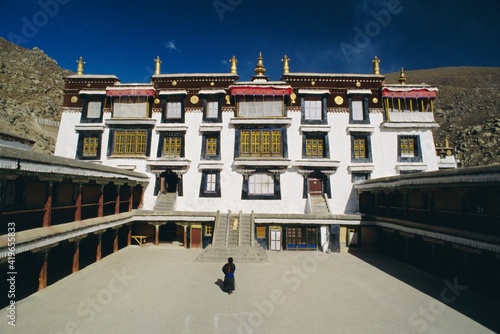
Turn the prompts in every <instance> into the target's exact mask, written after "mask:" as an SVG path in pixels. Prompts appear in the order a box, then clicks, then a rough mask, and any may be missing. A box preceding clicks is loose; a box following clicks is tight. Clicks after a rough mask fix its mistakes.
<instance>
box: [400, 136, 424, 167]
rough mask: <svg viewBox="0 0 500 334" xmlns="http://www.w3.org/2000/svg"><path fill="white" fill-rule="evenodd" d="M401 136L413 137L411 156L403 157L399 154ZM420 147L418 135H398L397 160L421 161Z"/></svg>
mask: <svg viewBox="0 0 500 334" xmlns="http://www.w3.org/2000/svg"><path fill="white" fill-rule="evenodd" d="M403 138H413V145H414V147H413V151H414V156H413V157H403V156H401V139H403ZM422 161H423V157H422V147H421V144H420V136H419V135H398V162H422Z"/></svg>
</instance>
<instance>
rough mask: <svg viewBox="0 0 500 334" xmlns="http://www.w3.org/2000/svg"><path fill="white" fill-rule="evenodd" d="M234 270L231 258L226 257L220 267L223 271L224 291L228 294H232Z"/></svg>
mask: <svg viewBox="0 0 500 334" xmlns="http://www.w3.org/2000/svg"><path fill="white" fill-rule="evenodd" d="M235 271H236V266H235V264H234V263H233V258H232V257H230V258H228V259H227V263H226V264H225V265H224V266H223V267H222V272H223V273H224V291H226V292H227V293H228V294H232V293H233V292H234V288H235V285H236V284H235V281H234V272H235Z"/></svg>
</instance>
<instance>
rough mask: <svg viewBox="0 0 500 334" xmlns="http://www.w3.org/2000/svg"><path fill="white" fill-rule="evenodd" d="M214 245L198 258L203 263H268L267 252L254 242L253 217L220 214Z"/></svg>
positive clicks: (213, 240) (239, 214)
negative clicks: (231, 261)
mask: <svg viewBox="0 0 500 334" xmlns="http://www.w3.org/2000/svg"><path fill="white" fill-rule="evenodd" d="M213 233H214V235H213V239H212V244H211V245H210V246H208V247H207V248H205V249H204V250H203V252H202V253H201V254H200V255H199V256H198V257H197V258H196V260H197V261H202V262H219V263H222V264H223V263H225V262H226V261H227V258H228V257H232V258H233V259H234V262H235V263H260V262H268V259H267V253H266V250H265V249H263V248H262V247H260V246H259V245H256V244H255V243H254V242H253V235H252V215H251V214H243V213H241V211H240V212H239V213H238V214H231V211H228V212H227V213H221V212H218V214H217V218H216V222H215V228H214V232H213Z"/></svg>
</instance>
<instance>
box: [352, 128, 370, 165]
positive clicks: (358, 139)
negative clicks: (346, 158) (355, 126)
mask: <svg viewBox="0 0 500 334" xmlns="http://www.w3.org/2000/svg"><path fill="white" fill-rule="evenodd" d="M351 161H352V162H371V161H372V156H371V148H370V136H369V135H367V134H364V133H354V134H352V135H351Z"/></svg>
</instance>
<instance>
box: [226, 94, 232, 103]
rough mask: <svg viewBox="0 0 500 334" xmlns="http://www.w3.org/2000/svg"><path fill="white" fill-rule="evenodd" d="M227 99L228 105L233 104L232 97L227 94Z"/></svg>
mask: <svg viewBox="0 0 500 334" xmlns="http://www.w3.org/2000/svg"><path fill="white" fill-rule="evenodd" d="M225 98H226V104H231V95H229V94H227V95H226V96H225Z"/></svg>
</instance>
